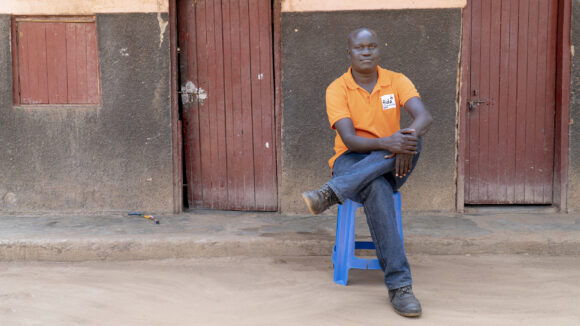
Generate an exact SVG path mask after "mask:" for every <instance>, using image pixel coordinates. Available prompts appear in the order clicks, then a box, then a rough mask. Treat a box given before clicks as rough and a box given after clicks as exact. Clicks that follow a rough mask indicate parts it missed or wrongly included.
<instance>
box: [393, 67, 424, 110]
mask: <svg viewBox="0 0 580 326" xmlns="http://www.w3.org/2000/svg"><path fill="white" fill-rule="evenodd" d="M395 87H396V88H397V92H398V93H399V106H402V107H404V106H405V103H407V101H408V100H409V99H411V98H413V97H420V95H419V92H417V89H416V88H415V85H413V82H411V80H410V79H409V78H407V76H405V75H403V74H400V75H399V78H398V79H397V81H396V85H395Z"/></svg>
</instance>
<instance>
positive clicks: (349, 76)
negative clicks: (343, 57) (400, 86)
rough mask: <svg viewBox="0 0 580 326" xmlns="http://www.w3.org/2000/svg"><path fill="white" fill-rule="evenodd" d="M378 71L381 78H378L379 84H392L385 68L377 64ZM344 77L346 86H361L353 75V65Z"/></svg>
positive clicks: (351, 87)
mask: <svg viewBox="0 0 580 326" xmlns="http://www.w3.org/2000/svg"><path fill="white" fill-rule="evenodd" d="M377 71H378V72H379V78H378V80H377V84H379V86H389V85H391V80H390V79H389V78H388V77H387V74H386V73H385V72H384V71H383V69H381V67H380V66H377ZM344 78H345V80H346V86H347V87H348V88H350V89H357V88H361V87H360V86H359V85H358V84H357V83H356V82H355V81H354V78H353V77H352V67H349V68H348V71H347V72H346V74H345V76H344Z"/></svg>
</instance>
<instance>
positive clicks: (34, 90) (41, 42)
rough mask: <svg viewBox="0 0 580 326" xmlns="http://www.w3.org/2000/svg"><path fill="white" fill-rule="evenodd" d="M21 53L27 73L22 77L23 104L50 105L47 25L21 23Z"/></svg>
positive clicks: (21, 93)
mask: <svg viewBox="0 0 580 326" xmlns="http://www.w3.org/2000/svg"><path fill="white" fill-rule="evenodd" d="M19 30H20V32H19V34H20V37H21V39H22V41H21V42H20V51H21V53H23V54H24V55H23V56H22V57H21V60H22V62H23V63H24V66H25V67H26V68H25V70H24V71H25V73H24V74H21V75H20V79H21V88H20V97H21V103H23V104H48V77H47V65H46V28H45V24H42V23H34V22H22V23H20V28H19Z"/></svg>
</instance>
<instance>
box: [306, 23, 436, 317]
mask: <svg viewBox="0 0 580 326" xmlns="http://www.w3.org/2000/svg"><path fill="white" fill-rule="evenodd" d="M378 45H379V41H378V37H377V34H376V33H375V32H374V31H373V30H371V29H368V28H359V29H356V30H354V31H352V32H351V33H350V35H349V36H348V49H347V56H348V58H349V59H350V63H351V67H350V69H349V70H348V71H347V72H346V73H345V74H343V75H342V76H341V77H339V78H337V79H336V80H335V81H334V82H332V83H331V84H330V86H328V89H327V90H326V110H327V113H328V119H329V121H330V126H331V127H332V128H333V129H336V130H337V135H336V138H335V143H334V144H335V145H334V150H335V153H336V154H335V155H334V156H333V157H332V158H331V159H330V161H329V165H330V167H331V169H332V170H333V176H332V179H331V180H330V181H328V182H327V183H326V184H324V185H323V186H322V187H321V188H320V189H319V190H313V191H307V192H304V193H303V194H302V196H303V197H304V200H305V201H306V204H307V205H308V208H309V209H310V211H311V212H312V214H320V213H322V212H323V211H325V210H326V209H327V208H329V207H330V206H332V205H334V204H336V203H342V202H344V201H345V200H346V199H351V200H353V201H356V202H360V203H362V204H363V206H364V209H365V213H366V216H367V222H368V225H369V229H370V232H371V235H372V238H373V241H374V243H375V246H376V251H377V257H378V260H379V263H380V265H381V268H382V270H383V271H384V274H385V284H386V286H387V288H388V289H389V297H390V300H391V303H392V305H393V307H394V309H395V310H396V311H397V312H398V313H399V314H401V315H403V316H408V317H415V316H420V315H421V304H420V303H419V301H418V300H417V299H416V298H415V296H414V294H413V291H412V288H411V284H412V278H411V271H410V267H409V262H408V261H407V257H406V254H405V250H404V249H403V246H402V241H401V237H400V235H399V233H398V230H397V222H396V215H395V214H396V213H395V206H394V205H395V204H394V199H393V192H394V191H396V190H397V189H398V188H399V187H400V186H401V185H402V184H403V183H404V182H405V180H406V179H407V177H408V176H409V174H410V173H411V171H412V170H413V168H414V167H415V165H416V164H417V160H418V158H419V152H420V149H421V139H420V136H422V135H423V134H425V132H426V131H427V129H428V127H429V126H430V124H431V122H432V120H433V119H432V117H431V114H430V113H429V112H428V111H427V110H426V109H425V107H424V106H423V103H422V101H421V99H420V98H419V94H418V93H417V90H416V89H415V87H414V86H413V84H412V83H411V81H410V80H409V79H408V78H407V77H405V76H404V75H402V74H400V73H396V72H392V71H389V70H387V69H383V68H381V67H379V66H378V61H379V46H378ZM401 106H403V107H404V108H405V109H406V111H407V112H409V114H410V115H411V116H412V117H413V119H414V120H413V123H412V124H411V125H410V126H409V128H406V129H400V126H399V120H400V119H399V118H400V112H401V109H400V107H401Z"/></svg>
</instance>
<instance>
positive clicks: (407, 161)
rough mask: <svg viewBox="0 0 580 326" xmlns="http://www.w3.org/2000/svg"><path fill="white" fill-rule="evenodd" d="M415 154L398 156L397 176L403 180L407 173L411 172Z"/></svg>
mask: <svg viewBox="0 0 580 326" xmlns="http://www.w3.org/2000/svg"><path fill="white" fill-rule="evenodd" d="M413 156H414V155H413V154H397V157H396V159H397V160H396V163H395V175H396V176H397V177H399V178H403V177H404V176H406V175H407V173H409V172H411V168H412V166H413Z"/></svg>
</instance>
